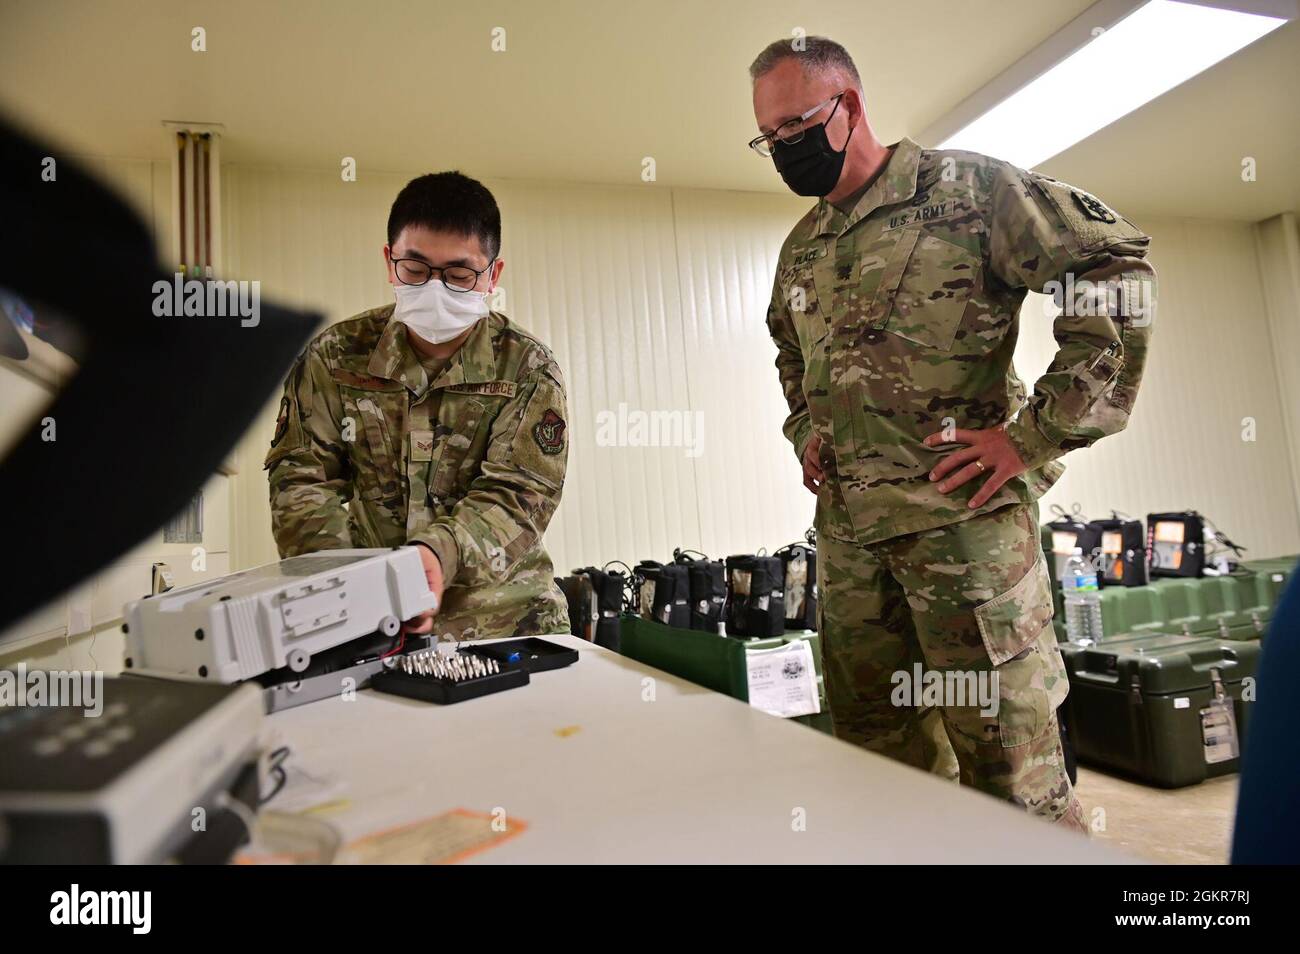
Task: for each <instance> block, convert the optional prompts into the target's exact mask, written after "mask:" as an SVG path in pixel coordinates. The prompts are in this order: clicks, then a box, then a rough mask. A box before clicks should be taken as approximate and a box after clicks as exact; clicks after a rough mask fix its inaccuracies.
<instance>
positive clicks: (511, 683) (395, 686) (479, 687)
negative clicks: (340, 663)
mask: <svg viewBox="0 0 1300 954" xmlns="http://www.w3.org/2000/svg"><path fill="white" fill-rule="evenodd" d="M526 685H528V670H527V669H524V668H516V669H503V670H501V671H500V672H494V673H490V674H488V675H486V676H475V677H473V678H472V679H462V680H461V681H459V682H456V681H454V680H451V679H440V678H438V677H437V676H422V675H419V674H416V673H405V672H400V671H398V670H396V669H389V670H386V671H385V672H381V673H376V674H375V675H374V676H373V677H371V679H370V687H371V688H372V689H378V690H379V691H380V692H389V693H392V694H393V695H396V696H407V697H408V698H411V699H420V700H422V701H424V702H436V703H437V704H438V705H440V706H446V705H451V704H452V703H453V702H464V701H465V700H466V699H477V698H478V697H479V696H487V695H491V694H492V693H494V692H500V691H501V690H503V689H514V688H516V687H518V686H526Z"/></svg>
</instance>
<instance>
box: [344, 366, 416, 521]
mask: <svg viewBox="0 0 1300 954" xmlns="http://www.w3.org/2000/svg"><path fill="white" fill-rule="evenodd" d="M339 393H340V396H341V397H342V399H343V414H344V418H345V420H344V425H345V427H346V423H347V419H348V418H350V419H351V420H352V421H353V422H355V429H354V431H353V433H352V434H351V435H350V436H351V440H349V441H346V443H347V445H348V456H349V458H350V460H351V462H352V468H353V471H354V473H355V474H356V487H357V492H358V493H359V494H360V496H362V497H363V498H365V499H367V500H383V499H388V498H392V497H396V496H399V494H400V488H401V481H400V474H399V472H398V469H397V458H398V455H399V454H400V453H401V447H400V445H397V444H394V443H393V433H394V430H393V429H394V428H396V427H397V420H396V409H395V407H394V406H393V405H394V398H393V395H391V394H389V393H387V392H382V391H365V390H361V389H355V388H347V387H341V388H340V389H339ZM400 396H401V397H402V398H403V399H405V395H404V394H402V395H400ZM390 411H391V412H392V416H391V417H390ZM347 436H349V435H348V434H347V433H346V432H345V433H344V437H345V438H346V437H347Z"/></svg>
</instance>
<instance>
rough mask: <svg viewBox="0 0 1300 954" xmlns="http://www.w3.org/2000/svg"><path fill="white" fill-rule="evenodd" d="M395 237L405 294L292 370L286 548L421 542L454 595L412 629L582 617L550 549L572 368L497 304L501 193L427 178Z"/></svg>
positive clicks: (393, 269)
mask: <svg viewBox="0 0 1300 954" xmlns="http://www.w3.org/2000/svg"><path fill="white" fill-rule="evenodd" d="M388 238H389V243H388V244H387V245H385V246H384V261H385V264H386V265H387V268H388V280H389V282H390V283H391V285H392V288H393V295H394V298H395V302H394V303H393V304H389V305H385V306H383V307H380V308H376V309H373V310H371V311H367V312H364V313H363V314H361V315H358V316H356V317H355V318H351V319H348V320H347V321H342V322H339V323H338V324H336V325H332V326H331V327H329V328H327V329H326V330H325V331H324V332H322V333H321V334H320V335H318V336H317V337H316V338H315V340H313V341H312V343H311V344H310V345H309V346H308V347H307V350H306V351H305V352H304V354H303V356H302V358H300V359H299V361H298V363H297V365H295V367H294V368H293V370H292V371H291V372H290V375H289V379H288V381H287V382H286V384H285V392H284V398H283V400H282V401H281V404H280V415H279V419H278V420H277V422H276V430H275V436H274V439H273V440H272V443H271V449H270V451H269V452H268V454H267V456H266V467H267V469H268V471H269V474H268V476H269V480H270V488H271V517H272V525H273V530H274V533H275V540H276V543H277V545H278V546H279V549H280V554H281V556H283V557H288V556H294V555H296V554H299V553H311V552H314V551H318V550H329V549H338V548H347V547H389V546H401V545H410V546H416V547H418V548H419V551H420V555H421V558H422V559H423V561H424V566H425V572H426V575H427V576H428V578H429V586H430V588H431V589H432V590H433V591H434V592H435V593H436V594H438V596H439V607H438V610H437V612H436V615H434V614H433V613H430V614H426V615H425V616H422V617H418V618H416V619H414V620H410V621H408V623H407V631H408V632H412V633H417V634H423V633H429V632H433V633H435V634H437V635H438V636H439V637H441V638H445V639H455V640H466V639H468V640H472V639H481V638H488V637H497V636H531V635H538V634H546V633H559V632H567V631H568V628H569V624H568V613H567V610H566V608H565V601H564V598H563V596H562V595H561V593H560V591H559V588H558V587H557V586H556V585H555V581H554V572H553V569H552V566H551V560H550V557H549V556H548V555H547V553H546V550H545V549H544V548H543V546H542V533H543V531H544V530H545V529H546V526H547V524H548V523H549V521H550V518H551V515H552V514H553V513H554V512H555V508H556V506H557V505H558V504H559V501H560V494H561V491H562V489H563V487H564V476H565V465H566V460H567V457H568V439H567V434H566V423H565V421H566V417H567V411H566V409H565V393H564V382H563V378H562V377H561V375H560V369H559V366H558V365H557V364H556V362H555V358H554V356H553V355H552V354H551V352H550V351H549V350H548V349H547V348H546V346H545V345H543V344H542V343H541V342H540V341H538V340H537V339H536V338H534V337H533V336H532V335H530V334H529V333H528V332H526V331H524V330H523V329H522V328H520V327H519V326H518V325H517V324H515V323H514V322H513V321H511V320H510V319H508V318H506V317H505V316H504V315H501V314H499V313H497V312H495V311H492V310H491V309H490V307H489V296H490V295H491V293H492V290H493V289H494V288H495V287H496V283H497V282H498V281H499V279H500V277H501V270H502V267H503V264H502V261H501V259H500V257H499V254H498V253H499V249H500V244H501V218H500V213H499V211H498V210H497V205H496V201H495V200H494V199H493V198H492V194H491V193H490V192H489V191H488V190H487V189H486V188H484V187H483V186H482V185H481V184H480V183H478V182H475V181H474V180H473V179H470V178H467V177H466V176H463V175H461V174H460V173H455V172H445V173H439V174H437V175H428V176H421V177H420V178H418V179H415V180H413V181H412V182H410V183H409V184H407V186H406V187H405V188H404V189H403V190H402V192H401V193H400V194H399V195H398V197H397V199H396V201H395V202H394V203H393V207H392V211H391V213H390V215H389V220H388Z"/></svg>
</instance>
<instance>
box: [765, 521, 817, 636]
mask: <svg viewBox="0 0 1300 954" xmlns="http://www.w3.org/2000/svg"><path fill="white" fill-rule="evenodd" d="M809 536H810V538H811V539H810V540H809V542H808V543H791V544H789V545H788V546H784V547H782V548H781V549H779V550H777V551H776V554H775V556H778V557H780V558H781V565H782V575H783V577H784V579H785V624H784V625H785V628H786V629H799V630H804V629H816V628H817V548H816V547H815V546H813V541H814V540H815V539H816V537H813V536H812V531H811V530H810V531H809Z"/></svg>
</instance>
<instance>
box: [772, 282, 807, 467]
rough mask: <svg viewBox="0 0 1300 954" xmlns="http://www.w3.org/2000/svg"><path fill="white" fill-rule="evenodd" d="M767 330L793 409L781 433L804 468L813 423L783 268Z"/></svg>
mask: <svg viewBox="0 0 1300 954" xmlns="http://www.w3.org/2000/svg"><path fill="white" fill-rule="evenodd" d="M767 329H768V331H769V332H770V333H771V335H772V340H773V341H774V342H776V373H777V375H778V376H779V377H780V379H781V390H783V391H784V392H785V401H786V404H788V405H789V406H790V414H789V416H788V417H787V418H786V419H785V424H784V426H783V427H782V428H781V429H782V431H784V432H785V436H786V439H787V440H789V441H790V443H791V444H792V445H793V446H794V454H795V457H796V458H798V460H799V464H800V466H803V452H804V448H805V447H807V446H808V439H809V438H810V437H812V419H811V417H810V416H809V414H808V401H807V399H806V398H805V397H804V394H803V372H804V367H803V351H801V350H800V348H799V335H798V333H797V332H796V331H795V327H794V319H793V317H792V316H791V314H790V308H789V305H788V304H787V303H786V301H785V295H784V294H783V292H782V290H781V279H780V268H779V267H778V269H777V277H776V279H775V280H774V281H773V283H772V301H771V303H770V304H769V305H768V308H767Z"/></svg>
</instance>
